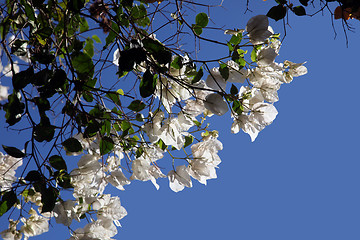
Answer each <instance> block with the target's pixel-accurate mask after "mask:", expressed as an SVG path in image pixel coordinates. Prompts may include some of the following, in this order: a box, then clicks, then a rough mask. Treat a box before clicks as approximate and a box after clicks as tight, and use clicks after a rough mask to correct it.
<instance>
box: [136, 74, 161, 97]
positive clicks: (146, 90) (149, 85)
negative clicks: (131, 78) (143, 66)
mask: <svg viewBox="0 0 360 240" xmlns="http://www.w3.org/2000/svg"><path fill="white" fill-rule="evenodd" d="M156 80H157V78H156V76H154V75H152V73H151V72H150V70H149V69H147V70H146V71H145V73H144V75H143V78H142V79H141V82H140V86H139V87H140V95H141V97H143V98H147V97H150V96H151V95H152V94H153V93H154V92H155V89H156Z"/></svg>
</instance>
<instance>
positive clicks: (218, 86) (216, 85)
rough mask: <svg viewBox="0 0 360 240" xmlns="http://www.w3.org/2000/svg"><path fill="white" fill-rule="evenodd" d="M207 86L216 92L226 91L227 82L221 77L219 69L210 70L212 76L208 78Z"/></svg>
mask: <svg viewBox="0 0 360 240" xmlns="http://www.w3.org/2000/svg"><path fill="white" fill-rule="evenodd" d="M206 86H207V87H208V88H211V89H213V90H215V91H220V92H223V91H225V90H226V81H225V79H224V78H223V77H222V76H221V74H220V71H219V68H218V67H216V68H213V69H211V70H210V74H209V75H208V76H207V78H206Z"/></svg>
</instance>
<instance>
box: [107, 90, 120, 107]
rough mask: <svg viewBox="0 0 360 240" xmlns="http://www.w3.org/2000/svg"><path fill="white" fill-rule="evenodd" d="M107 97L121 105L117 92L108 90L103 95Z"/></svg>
mask: <svg viewBox="0 0 360 240" xmlns="http://www.w3.org/2000/svg"><path fill="white" fill-rule="evenodd" d="M123 95H124V94H123ZM105 96H106V97H108V98H109V99H110V100H111V101H113V102H114V103H115V104H116V105H118V106H121V102H120V98H119V94H118V92H116V93H114V92H109V93H107V94H106V95H105Z"/></svg>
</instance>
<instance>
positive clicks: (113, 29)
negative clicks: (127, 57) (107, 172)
mask: <svg viewBox="0 0 360 240" xmlns="http://www.w3.org/2000/svg"><path fill="white" fill-rule="evenodd" d="M119 32H120V29H119V26H118V25H117V24H116V23H115V22H111V31H110V32H109V35H108V36H107V37H106V39H105V46H104V48H103V49H106V48H107V47H108V46H109V45H110V44H111V43H113V42H114V40H115V38H116V36H117V35H118V34H119Z"/></svg>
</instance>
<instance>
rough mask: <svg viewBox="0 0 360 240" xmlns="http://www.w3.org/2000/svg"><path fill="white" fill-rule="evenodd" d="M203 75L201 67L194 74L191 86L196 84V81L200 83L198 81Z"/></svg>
mask: <svg viewBox="0 0 360 240" xmlns="http://www.w3.org/2000/svg"><path fill="white" fill-rule="evenodd" d="M203 75H204V72H203V69H202V67H200V69H199V71H198V72H197V73H196V75H195V77H194V78H193V80H192V81H191V84H194V83H197V82H198V81H200V79H201V78H202V76H203Z"/></svg>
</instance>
